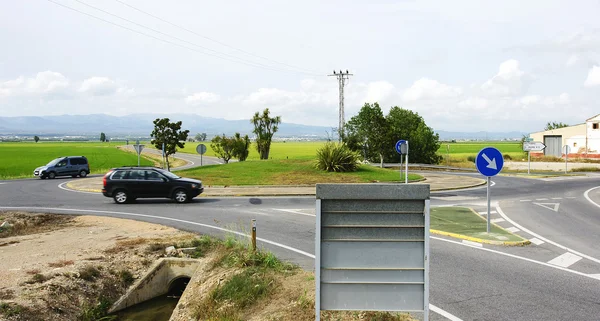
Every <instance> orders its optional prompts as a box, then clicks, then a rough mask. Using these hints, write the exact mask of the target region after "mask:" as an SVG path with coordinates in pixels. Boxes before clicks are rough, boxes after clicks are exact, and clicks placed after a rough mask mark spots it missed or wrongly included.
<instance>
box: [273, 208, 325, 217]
mask: <svg viewBox="0 0 600 321" xmlns="http://www.w3.org/2000/svg"><path fill="white" fill-rule="evenodd" d="M274 210H276V211H282V212H288V213H292V214H298V215H305V216H313V217H314V216H316V215H315V214H308V213H303V212H300V211H299V210H288V209H284V208H274Z"/></svg>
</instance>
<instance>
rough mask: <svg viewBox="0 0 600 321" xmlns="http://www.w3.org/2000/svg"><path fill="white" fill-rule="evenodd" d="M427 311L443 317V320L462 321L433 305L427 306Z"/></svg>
mask: <svg viewBox="0 0 600 321" xmlns="http://www.w3.org/2000/svg"><path fill="white" fill-rule="evenodd" d="M429 310H431V311H433V312H435V313H437V314H439V315H441V316H443V317H444V318H446V319H448V320H450V321H463V320H462V319H461V318H459V317H457V316H455V315H452V314H450V313H448V312H447V311H444V310H442V309H440V308H438V307H436V306H435V305H433V304H429Z"/></svg>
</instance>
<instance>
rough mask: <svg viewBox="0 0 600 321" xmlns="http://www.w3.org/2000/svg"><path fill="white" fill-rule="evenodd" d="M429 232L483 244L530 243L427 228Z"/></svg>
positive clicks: (521, 244) (528, 242) (509, 244)
mask: <svg viewBox="0 0 600 321" xmlns="http://www.w3.org/2000/svg"><path fill="white" fill-rule="evenodd" d="M429 232H430V233H431V234H436V235H443V236H449V237H454V238H457V239H461V240H466V241H471V242H476V243H483V244H492V245H503V246H525V245H529V244H531V242H530V241H528V240H523V241H518V242H517V241H508V242H506V241H494V240H485V239H480V238H477V237H472V236H468V235H463V234H457V233H450V232H444V231H440V230H429Z"/></svg>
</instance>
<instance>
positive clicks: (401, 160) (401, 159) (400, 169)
mask: <svg viewBox="0 0 600 321" xmlns="http://www.w3.org/2000/svg"><path fill="white" fill-rule="evenodd" d="M402 164H403V163H402V154H400V181H401V182H402Z"/></svg>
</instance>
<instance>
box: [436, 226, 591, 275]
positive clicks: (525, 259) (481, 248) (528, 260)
mask: <svg viewBox="0 0 600 321" xmlns="http://www.w3.org/2000/svg"><path fill="white" fill-rule="evenodd" d="M431 238H432V239H434V240H438V241H442V242H448V243H453V244H458V245H462V246H467V247H470V248H473V249H477V250H481V251H486V252H491V253H495V254H499V255H504V256H508V257H511V258H513V259H518V260H522V261H527V262H530V263H535V264H539V265H543V266H547V267H551V268H554V269H558V270H561V271H564V272H567V273H573V274H577V275H580V276H583V277H586V278H590V279H594V280H598V279H596V278H595V277H593V276H592V275H590V274H585V273H582V272H579V271H575V270H571V269H567V268H564V267H561V266H557V265H552V264H548V263H546V262H540V261H536V260H533V259H530V258H526V257H522V256H518V255H514V254H509V253H504V252H500V251H497V250H492V249H488V248H485V247H478V246H473V245H469V244H464V243H462V242H458V241H454V240H448V239H443V238H441V237H436V236H431Z"/></svg>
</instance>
